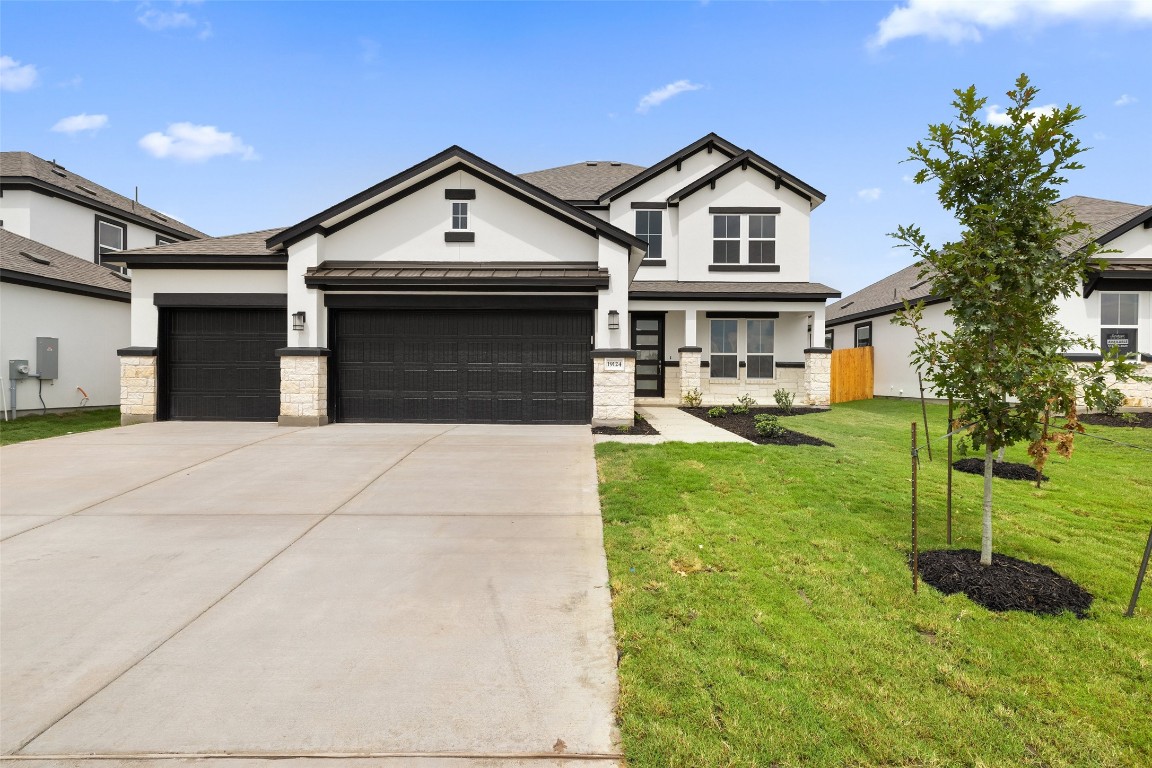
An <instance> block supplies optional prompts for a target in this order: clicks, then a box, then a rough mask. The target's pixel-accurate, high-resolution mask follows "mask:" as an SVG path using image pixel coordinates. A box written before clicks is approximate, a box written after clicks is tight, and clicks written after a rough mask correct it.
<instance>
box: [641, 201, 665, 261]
mask: <svg viewBox="0 0 1152 768" xmlns="http://www.w3.org/2000/svg"><path fill="white" fill-rule="evenodd" d="M636 237H638V238H640V239H641V240H643V241H644V242H646V243H648V254H647V255H646V256H645V257H644V258H646V259H662V258H664V242H663V241H664V212H663V211H636Z"/></svg>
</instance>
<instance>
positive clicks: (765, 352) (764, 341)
mask: <svg viewBox="0 0 1152 768" xmlns="http://www.w3.org/2000/svg"><path fill="white" fill-rule="evenodd" d="M775 326H776V321H775V320H749V321H748V378H750V379H772V378H775V370H774V368H773V365H772V361H773V356H772V353H773V351H774V346H773V336H774V332H775Z"/></svg>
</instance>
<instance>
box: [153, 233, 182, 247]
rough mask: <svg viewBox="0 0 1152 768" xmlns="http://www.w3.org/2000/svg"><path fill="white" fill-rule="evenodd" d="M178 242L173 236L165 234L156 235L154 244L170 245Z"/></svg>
mask: <svg viewBox="0 0 1152 768" xmlns="http://www.w3.org/2000/svg"><path fill="white" fill-rule="evenodd" d="M175 242H178V241H177V240H176V238H174V237H166V236H165V235H156V245H171V244H172V243H175Z"/></svg>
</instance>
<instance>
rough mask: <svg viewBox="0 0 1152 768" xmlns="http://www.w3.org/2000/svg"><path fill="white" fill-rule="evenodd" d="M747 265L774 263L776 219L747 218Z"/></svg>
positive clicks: (765, 217) (770, 217) (767, 217)
mask: <svg viewBox="0 0 1152 768" xmlns="http://www.w3.org/2000/svg"><path fill="white" fill-rule="evenodd" d="M748 263H749V264H775V263H776V217H775V216H762V215H752V216H749V217H748Z"/></svg>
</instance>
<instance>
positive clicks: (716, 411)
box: [708, 406, 728, 419]
mask: <svg viewBox="0 0 1152 768" xmlns="http://www.w3.org/2000/svg"><path fill="white" fill-rule="evenodd" d="M727 415H728V411H726V410H724V409H723V408H721V407H720V406H716V407H715V408H709V409H708V418H710V419H722V418H724V417H725V416H727Z"/></svg>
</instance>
